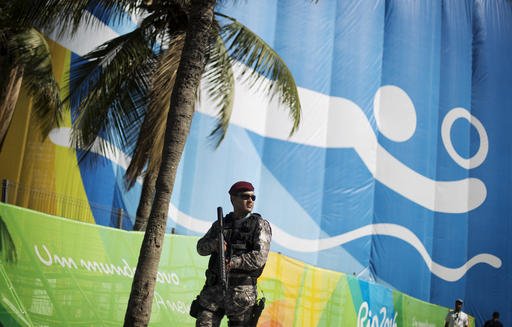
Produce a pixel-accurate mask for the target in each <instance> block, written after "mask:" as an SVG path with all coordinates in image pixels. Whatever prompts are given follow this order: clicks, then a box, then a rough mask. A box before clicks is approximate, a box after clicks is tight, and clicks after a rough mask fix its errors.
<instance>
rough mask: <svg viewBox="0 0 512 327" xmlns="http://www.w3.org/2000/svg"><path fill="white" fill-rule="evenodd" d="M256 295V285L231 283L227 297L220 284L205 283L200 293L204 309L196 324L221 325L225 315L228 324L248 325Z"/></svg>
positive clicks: (200, 300)
mask: <svg viewBox="0 0 512 327" xmlns="http://www.w3.org/2000/svg"><path fill="white" fill-rule="evenodd" d="M256 296H257V289H256V285H233V286H231V285H230V286H229V287H228V290H227V292H226V296H225V297H223V295H222V288H221V286H220V285H213V286H208V285H205V286H204V287H203V289H202V290H201V293H200V294H199V304H200V305H201V306H202V307H203V308H204V310H202V311H200V312H199V315H198V316H197V320H196V326H197V327H216V326H219V325H220V321H221V320H222V317H223V316H224V315H226V316H227V317H228V326H247V325H248V322H249V320H250V319H251V314H252V310H253V306H254V304H255V303H256Z"/></svg>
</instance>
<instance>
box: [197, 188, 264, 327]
mask: <svg viewBox="0 0 512 327" xmlns="http://www.w3.org/2000/svg"><path fill="white" fill-rule="evenodd" d="M228 193H229V195H230V198H231V204H232V205H233V211H232V212H230V213H229V214H227V215H226V217H225V218H224V219H223V224H224V233H223V235H224V240H225V242H224V250H225V253H226V271H227V289H225V290H224V289H223V287H222V283H221V279H220V276H219V275H220V274H219V261H220V260H219V255H218V252H221V251H219V250H218V248H219V241H218V239H219V228H220V227H219V223H218V221H216V222H214V223H213V224H212V226H211V228H210V229H209V230H208V232H207V233H206V234H205V235H204V236H203V237H202V238H201V239H200V240H199V241H198V242H197V252H198V253H199V254H200V255H203V256H207V255H209V256H210V261H209V263H208V269H207V270H206V273H205V274H206V282H205V285H204V287H203V289H202V290H201V293H200V294H199V296H198V297H197V299H196V300H194V301H193V303H192V305H191V310H190V314H191V315H192V316H193V317H195V318H196V319H197V320H196V326H201V327H203V326H209V327H210V326H212V327H213V326H219V325H220V321H221V320H222V317H223V316H224V315H226V316H227V317H228V326H256V322H257V321H258V317H259V315H260V314H261V310H262V309H263V307H262V305H263V303H261V302H259V303H257V301H256V297H257V289H256V281H257V278H258V277H259V276H260V275H261V273H262V272H263V268H264V266H265V263H266V261H267V256H268V252H269V250H270V239H271V237H272V231H271V229H270V224H269V223H268V221H267V220H265V219H263V218H262V217H261V216H260V215H259V214H257V213H252V210H253V207H254V201H255V200H256V195H254V187H253V186H252V184H251V183H249V182H244V181H240V182H236V183H235V184H233V186H231V188H230V189H229V192H228Z"/></svg>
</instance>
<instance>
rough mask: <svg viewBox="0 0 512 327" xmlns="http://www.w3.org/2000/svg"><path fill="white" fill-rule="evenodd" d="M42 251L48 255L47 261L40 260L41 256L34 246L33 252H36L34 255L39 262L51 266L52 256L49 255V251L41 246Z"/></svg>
mask: <svg viewBox="0 0 512 327" xmlns="http://www.w3.org/2000/svg"><path fill="white" fill-rule="evenodd" d="M43 249H44V251H45V252H46V254H47V255H48V259H46V260H45V259H43V258H41V254H39V249H38V247H37V245H34V250H35V251H36V255H37V257H38V258H39V261H41V262H42V263H43V264H44V265H45V266H51V265H52V263H53V260H52V255H51V254H50V251H48V249H47V248H46V246H45V245H44V244H43Z"/></svg>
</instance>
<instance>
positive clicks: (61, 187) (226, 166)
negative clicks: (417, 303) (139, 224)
mask: <svg viewBox="0 0 512 327" xmlns="http://www.w3.org/2000/svg"><path fill="white" fill-rule="evenodd" d="M218 10H219V11H222V12H224V13H226V14H228V15H231V16H233V17H235V18H237V19H238V20H240V21H241V22H243V23H244V24H246V25H248V26H249V27H250V28H251V29H252V30H253V31H255V32H256V33H258V34H259V35H260V36H261V37H262V38H263V39H265V40H266V41H267V42H268V43H269V44H270V45H271V46H273V47H274V49H276V51H277V52H278V53H279V54H280V55H281V56H282V58H283V59H284V60H285V61H286V62H287V64H288V65H289V67H290V69H291V70H292V72H293V74H294V76H295V78H296V81H297V84H298V86H299V94H300V97H301V101H302V105H303V118H302V123H301V126H300V129H299V131H298V132H297V133H296V134H294V135H293V136H291V137H289V135H288V133H289V131H290V129H291V122H290V121H289V119H288V116H287V112H286V109H285V108H282V107H280V106H279V104H278V103H276V102H275V101H272V102H269V101H268V100H267V97H265V96H264V95H263V94H261V93H260V92H259V91H258V90H249V89H247V87H246V86H245V85H243V84H239V83H238V84H237V85H236V96H235V108H234V112H233V116H232V119H231V125H230V127H229V130H228V134H227V136H226V139H225V140H224V142H223V143H222V144H221V146H220V147H219V148H218V149H214V146H213V143H212V141H211V140H209V139H208V137H207V136H208V134H209V133H210V132H211V131H212V129H213V127H214V120H215V114H216V113H215V112H214V111H213V110H212V109H211V106H210V105H209V102H208V100H207V99H204V98H203V102H202V103H201V104H200V105H199V106H198V108H197V112H196V114H195V117H194V121H193V125H192V130H191V133H190V136H189V139H188V142H187V145H186V149H185V153H184V156H183V159H182V162H181V166H180V168H179V174H178V177H177V182H176V185H175V189H174V192H173V198H172V201H171V207H170V211H169V224H168V230H170V229H171V228H174V229H175V230H176V232H177V233H179V234H184V235H199V234H201V233H203V232H204V231H205V230H206V229H207V228H208V226H209V225H210V223H211V221H212V220H213V219H214V217H215V208H216V207H217V206H219V205H222V206H223V207H224V208H225V210H226V209H227V208H229V207H230V205H229V199H228V196H227V189H228V188H229V186H230V185H231V184H232V183H233V182H235V181H237V180H250V181H252V182H253V183H254V185H255V187H256V193H257V195H258V201H257V204H256V211H257V212H260V213H261V214H262V215H263V216H264V217H266V218H267V219H269V220H270V221H271V223H272V228H273V231H274V238H273V244H272V249H273V250H274V251H280V252H282V253H283V254H286V255H287V256H289V257H293V258H296V259H298V260H302V261H304V262H306V263H308V264H311V265H314V266H317V267H323V268H328V269H332V270H336V271H341V272H345V273H347V274H349V275H355V276H356V277H358V278H361V279H364V280H368V281H375V282H378V283H379V284H381V285H387V286H389V287H393V288H395V289H397V290H399V291H401V292H404V293H405V294H408V295H410V296H413V297H416V298H419V299H421V300H423V301H427V302H431V303H435V304H439V305H442V306H445V307H451V306H452V305H453V301H454V299H455V298H463V299H464V300H465V310H466V311H467V312H469V313H470V314H472V315H474V316H475V317H476V319H477V321H479V322H482V321H483V320H484V319H487V318H488V317H490V315H491V313H492V312H493V311H495V310H498V311H501V313H502V320H503V321H504V322H505V324H506V325H507V324H508V325H510V324H512V316H511V312H510V308H511V307H512V263H511V258H512V243H511V240H510V238H509V237H508V235H510V234H511V233H512V223H511V209H512V208H511V206H512V201H510V199H509V198H510V196H509V194H510V189H511V187H512V170H511V169H510V167H511V158H512V147H511V143H510V136H509V133H508V132H509V131H510V126H509V125H510V124H509V122H510V120H511V117H510V115H511V114H510V110H509V108H511V107H512V97H511V96H510V92H509V91H510V85H512V61H511V60H510V55H509V54H510V53H512V39H511V38H510V35H512V2H510V1H507V0H498V1H491V0H466V1H461V0H444V1H419V0H417V1H399V0H387V1H383V0H382V1H379V0H375V1H359V0H349V1H346V0H344V1H341V0H340V1H334V0H332V1H318V3H314V2H311V1H297V0H280V1H274V0H259V1H246V2H237V4H236V6H228V5H223V6H222V7H219V8H218ZM134 24H136V19H135V20H130V19H127V20H126V22H125V24H122V25H113V24H110V23H109V22H103V23H102V24H101V27H100V28H99V29H95V30H81V31H80V37H79V38H77V39H67V38H61V39H59V40H57V42H55V43H53V48H54V52H55V58H56V68H55V71H56V74H57V76H58V77H61V78H63V76H64V74H65V72H66V69H68V68H69V65H70V63H72V62H73V60H75V59H76V58H77V56H81V55H83V54H85V53H86V52H87V51H89V50H91V49H93V48H94V47H95V46H97V45H99V44H101V43H102V42H103V41H104V40H107V39H109V38H111V37H114V36H116V35H119V34H120V33H123V32H125V31H127V30H129V29H130V28H132V27H133V26H134ZM50 37H51V36H50ZM18 107H19V108H21V109H20V110H18V112H17V113H16V114H17V116H16V120H15V122H13V128H11V132H10V134H9V135H8V139H7V140H6V150H5V151H3V152H2V153H1V154H0V159H1V160H0V167H1V169H0V173H1V174H2V176H0V177H2V178H9V179H10V180H12V181H16V182H17V183H19V185H24V186H26V187H30V188H32V189H33V188H37V189H43V190H51V191H52V192H54V193H55V194H57V195H60V194H64V195H72V196H74V197H75V198H77V199H80V201H81V202H80V203H81V204H84V205H83V208H81V209H80V210H78V211H79V212H80V213H81V216H80V217H79V218H77V219H80V220H83V221H95V222H96V223H97V224H100V225H107V226H115V225H116V223H117V220H116V216H115V210H114V211H112V210H111V208H122V209H123V210H124V212H126V213H128V214H129V215H130V216H131V217H133V216H134V213H135V209H136V205H137V202H138V195H139V192H140V184H137V185H136V187H135V188H134V189H133V190H132V191H130V192H127V191H126V190H125V189H124V183H123V173H124V170H125V168H126V163H127V162H128V160H129V158H128V156H127V155H126V153H125V152H123V149H119V151H117V152H113V153H111V154H107V155H105V156H99V155H97V157H98V158H100V160H99V161H96V164H94V165H93V164H91V162H88V160H89V159H86V160H84V161H81V162H79V163H78V161H77V153H76V152H74V151H73V149H69V140H68V135H69V128H68V127H66V126H63V127H62V128H60V129H56V130H54V131H53V133H52V134H51V135H50V137H49V139H48V140H46V141H45V142H44V143H40V139H39V138H38V135H37V134H36V131H35V129H34V128H32V127H31V126H32V125H31V123H30V120H29V117H30V103H29V100H27V99H25V101H24V102H22V103H20V104H19V106H18ZM69 124H70V118H68V126H69ZM77 152H78V155H79V154H80V151H77ZM93 156H95V155H94V154H93ZM98 162H99V164H98ZM77 165H78V166H77ZM31 199H32V198H30V197H26V198H23V196H21V195H20V196H17V197H16V203H18V204H20V205H27V206H28V204H27V203H28V202H30V201H31ZM59 199H60V197H59V196H56V197H55V199H53V198H52V199H46V200H44V201H42V202H43V204H42V205H46V206H53V207H54V208H53V210H54V212H55V213H56V214H60V213H62V215H64V211H66V210H68V209H67V207H66V205H64V204H62V203H60V202H59V201H61V200H59ZM32 201H35V200H32ZM70 216H72V215H70ZM132 224H133V218H131V219H124V220H123V228H125V229H130V228H131V226H132Z"/></svg>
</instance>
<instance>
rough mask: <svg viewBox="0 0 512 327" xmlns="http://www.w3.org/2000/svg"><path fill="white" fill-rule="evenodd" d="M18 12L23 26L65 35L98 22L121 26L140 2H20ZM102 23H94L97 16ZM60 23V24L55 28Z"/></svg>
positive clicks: (26, 0) (77, 0) (83, 0)
mask: <svg viewBox="0 0 512 327" xmlns="http://www.w3.org/2000/svg"><path fill="white" fill-rule="evenodd" d="M16 2H17V7H18V8H17V10H18V13H19V16H18V18H19V21H20V23H22V24H32V26H37V27H38V28H41V29H43V30H45V32H53V31H56V32H58V33H60V34H63V33H64V32H66V31H69V30H71V32H72V33H74V32H76V30H77V29H78V27H79V26H80V25H81V24H86V25H88V26H93V25H94V23H95V22H100V21H103V22H119V21H121V20H122V19H123V18H126V13H127V12H128V13H131V12H135V11H136V10H137V8H138V7H139V5H140V1H138V0H116V1H111V0H73V1H70V0H22V1H20V0H18V1H16ZM89 13H94V16H96V17H98V18H99V20H94V19H93V18H94V16H93V15H90V14H89ZM56 22H58V24H56Z"/></svg>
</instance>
